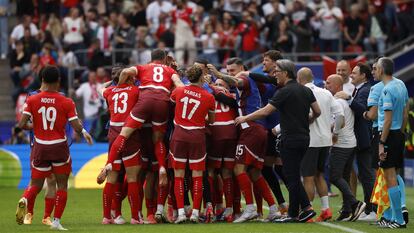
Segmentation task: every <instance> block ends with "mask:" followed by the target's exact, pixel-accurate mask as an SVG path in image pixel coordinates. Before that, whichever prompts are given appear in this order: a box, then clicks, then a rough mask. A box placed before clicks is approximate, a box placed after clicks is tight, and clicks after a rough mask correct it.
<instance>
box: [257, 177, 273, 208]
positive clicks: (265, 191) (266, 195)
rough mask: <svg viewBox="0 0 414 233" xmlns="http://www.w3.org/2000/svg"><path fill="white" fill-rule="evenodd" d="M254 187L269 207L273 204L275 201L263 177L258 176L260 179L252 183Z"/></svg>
mask: <svg viewBox="0 0 414 233" xmlns="http://www.w3.org/2000/svg"><path fill="white" fill-rule="evenodd" d="M254 186H255V187H257V190H258V192H259V193H260V194H261V196H262V197H263V199H265V201H266V202H267V204H268V205H269V206H272V205H274V204H275V199H274V198H273V195H272V191H271V190H270V188H269V185H267V182H266V180H265V179H264V177H263V176H260V178H259V179H258V180H256V182H254Z"/></svg>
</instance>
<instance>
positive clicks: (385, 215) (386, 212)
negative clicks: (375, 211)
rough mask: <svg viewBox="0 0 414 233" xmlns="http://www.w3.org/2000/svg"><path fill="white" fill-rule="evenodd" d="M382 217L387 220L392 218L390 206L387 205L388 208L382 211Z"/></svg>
mask: <svg viewBox="0 0 414 233" xmlns="http://www.w3.org/2000/svg"><path fill="white" fill-rule="evenodd" d="M382 217H383V218H385V219H387V220H388V221H391V219H392V208H391V206H390V207H388V209H386V210H385V211H384V213H383V214H382Z"/></svg>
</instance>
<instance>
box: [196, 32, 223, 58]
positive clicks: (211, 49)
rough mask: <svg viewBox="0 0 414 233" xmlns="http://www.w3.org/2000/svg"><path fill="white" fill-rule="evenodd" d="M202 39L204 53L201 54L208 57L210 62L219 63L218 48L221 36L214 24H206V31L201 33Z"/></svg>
mask: <svg viewBox="0 0 414 233" xmlns="http://www.w3.org/2000/svg"><path fill="white" fill-rule="evenodd" d="M200 40H201V43H202V45H203V53H202V54H201V57H202V58H204V59H206V60H207V61H208V63H210V64H213V65H217V64H219V58H218V53H217V49H216V48H218V47H219V36H218V34H217V33H216V32H215V31H214V30H213V25H211V24H207V25H206V33H205V34H203V35H201V37H200Z"/></svg>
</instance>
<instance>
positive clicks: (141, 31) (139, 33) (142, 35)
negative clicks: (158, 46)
mask: <svg viewBox="0 0 414 233" xmlns="http://www.w3.org/2000/svg"><path fill="white" fill-rule="evenodd" d="M136 40H137V42H142V43H144V44H145V47H148V48H150V47H153V46H154V45H155V41H154V38H153V37H152V36H151V35H150V34H149V31H148V28H147V27H146V26H139V27H138V28H137V30H136Z"/></svg>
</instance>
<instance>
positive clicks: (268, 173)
mask: <svg viewBox="0 0 414 233" xmlns="http://www.w3.org/2000/svg"><path fill="white" fill-rule="evenodd" d="M262 175H263V177H264V178H265V179H266V181H267V183H268V184H269V187H270V189H272V192H273V194H274V195H275V197H276V199H277V203H278V204H279V205H281V204H283V203H285V198H284V197H283V193H282V190H281V189H280V184H279V180H278V179H277V176H276V174H275V173H274V172H273V168H272V167H267V166H264V167H263V170H262Z"/></svg>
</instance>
